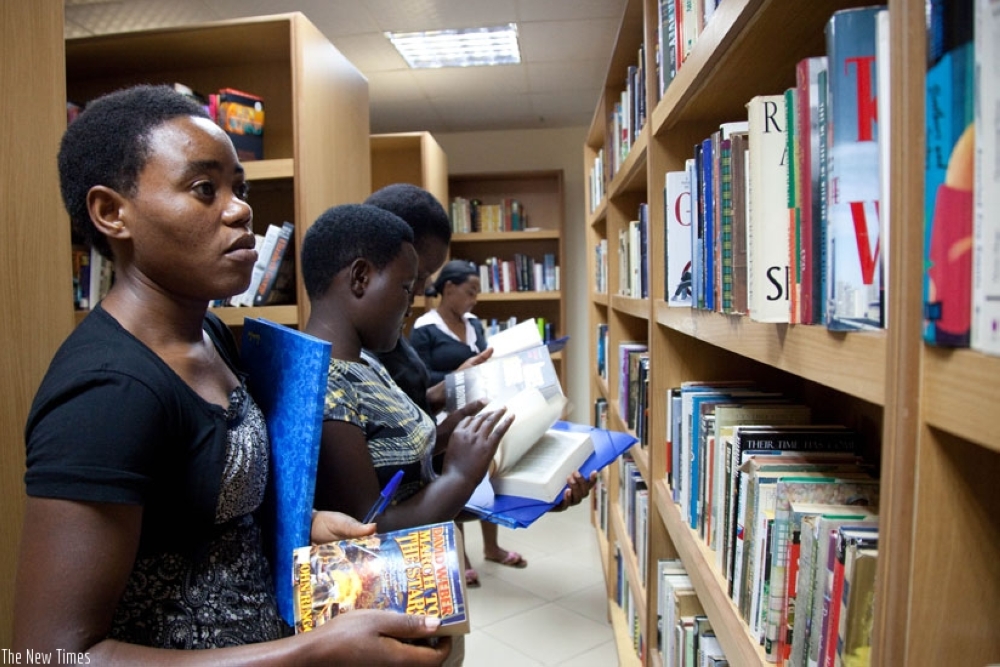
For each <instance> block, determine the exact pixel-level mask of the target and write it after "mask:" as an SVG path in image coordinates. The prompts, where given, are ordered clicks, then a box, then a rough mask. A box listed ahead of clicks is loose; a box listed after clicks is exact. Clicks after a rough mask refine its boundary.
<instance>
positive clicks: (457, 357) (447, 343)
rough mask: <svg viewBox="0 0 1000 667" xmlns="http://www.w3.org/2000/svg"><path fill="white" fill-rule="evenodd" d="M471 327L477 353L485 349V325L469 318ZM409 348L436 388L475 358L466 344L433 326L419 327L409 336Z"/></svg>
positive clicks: (474, 353)
mask: <svg viewBox="0 0 1000 667" xmlns="http://www.w3.org/2000/svg"><path fill="white" fill-rule="evenodd" d="M468 321H469V323H470V324H471V325H472V329H473V331H475V333H476V348H477V350H478V352H482V351H483V350H485V349H486V336H485V333H484V331H483V325H482V323H481V322H480V321H479V320H478V319H477V318H470V319H469V320H468ZM410 345H411V346H412V347H413V349H414V351H415V352H416V353H417V355H418V356H419V357H420V359H422V360H423V362H424V366H425V367H426V368H427V372H428V373H429V374H430V384H431V385H435V384H437V383H438V382H441V381H442V380H444V376H445V375H447V374H448V373H451V372H452V371H454V370H456V369H457V368H458V367H459V366H461V365H462V364H463V363H464V362H465V361H466V360H468V359H469V358H470V357H473V356H475V355H476V354H478V352H474V351H473V350H472V348H471V347H469V345H468V344H467V343H464V342H462V341H460V340H458V339H457V338H455V337H454V336H452V335H449V334H448V333H446V332H445V331H442V330H441V329H440V328H439V327H438V326H436V325H434V324H427V325H424V326H422V327H418V328H416V329H414V330H413V332H412V333H411V334H410Z"/></svg>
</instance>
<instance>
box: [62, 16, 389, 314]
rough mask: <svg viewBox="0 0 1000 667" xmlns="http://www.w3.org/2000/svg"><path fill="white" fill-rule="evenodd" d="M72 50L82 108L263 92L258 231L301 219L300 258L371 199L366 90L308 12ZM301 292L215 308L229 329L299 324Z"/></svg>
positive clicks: (69, 46) (71, 81)
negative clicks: (344, 212)
mask: <svg viewBox="0 0 1000 667" xmlns="http://www.w3.org/2000/svg"><path fill="white" fill-rule="evenodd" d="M65 48H66V61H65V62H66V65H65V67H66V70H65V71H66V92H67V97H68V99H70V100H72V101H74V102H76V103H78V104H82V103H84V102H86V101H87V100H90V99H93V98H94V97H96V96H98V95H101V94H103V93H106V92H109V91H111V90H114V89H116V88H120V87H124V86H128V85H133V84H136V83H165V84H172V83H174V82H179V83H183V84H185V85H187V86H190V87H191V88H193V89H194V90H196V91H199V92H201V93H203V94H207V93H211V92H215V91H217V90H219V89H220V88H236V89H239V90H244V91H247V92H251V93H254V94H257V95H260V96H261V97H262V98H263V99H264V111H265V114H266V115H265V124H264V135H263V139H264V159H263V160H258V161H245V162H244V164H245V167H246V173H247V177H248V180H249V181H250V184H251V194H250V203H251V205H252V206H253V209H254V231H255V232H257V233H263V232H264V230H265V229H266V227H267V225H268V224H269V223H277V224H279V225H280V224H281V222H282V221H285V220H288V221H290V222H293V223H294V224H295V236H294V237H293V241H292V244H293V247H294V248H296V251H297V247H298V244H297V240H298V239H301V238H302V236H303V235H304V234H305V232H306V230H307V229H308V228H309V226H310V225H311V224H312V222H313V221H314V220H315V219H316V218H317V217H318V216H319V214H320V213H322V212H323V211H324V210H326V209H327V208H328V207H330V206H334V205H336V204H344V203H356V202H359V201H362V200H363V199H364V198H365V197H367V196H368V194H369V193H370V192H371V173H370V170H369V168H368V165H369V164H370V159H371V153H370V147H369V134H370V132H369V126H368V83H367V81H366V79H365V78H364V77H363V76H362V75H361V73H360V72H359V71H358V70H357V69H356V68H355V67H354V66H353V65H352V64H351V63H350V62H349V61H348V60H347V59H346V58H345V57H344V56H343V55H342V54H341V53H340V52H339V51H337V50H336V49H335V48H334V47H333V45H332V44H330V42H329V41H328V40H327V39H326V37H325V36H323V34H322V33H321V32H320V31H319V30H318V29H317V28H316V27H315V26H314V25H313V24H312V23H310V22H309V20H308V19H307V18H306V17H305V16H304V15H303V14H301V13H289V14H278V15H274V16H264V17H256V18H250V19H238V20H232V21H221V22H216V23H208V24H202V25H195V26H183V27H176V28H164V29H157V30H146V31H137V32H129V33H122V34H111V35H99V36H95V37H84V38H77V39H70V40H67V41H66V44H65ZM307 54H308V57H306V55H307ZM330 174H337V177H336V178H331V177H330ZM296 292H297V299H296V303H295V304H293V305H291V306H268V307H262V308H254V309H246V308H242V309H241V308H218V309H215V311H216V312H217V313H218V314H219V315H220V316H221V317H222V318H223V320H224V321H226V322H227V323H230V324H241V323H242V321H243V318H244V317H246V316H248V315H249V316H253V317H265V318H267V319H270V320H273V321H276V322H280V323H282V324H288V325H291V326H298V325H301V324H303V323H304V322H305V321H306V319H307V318H308V311H309V303H308V299H307V297H306V294H305V289H304V287H303V286H302V281H301V280H299V281H298V285H297V290H296ZM250 311H253V312H252V313H251V312H250Z"/></svg>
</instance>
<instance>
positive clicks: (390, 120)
mask: <svg viewBox="0 0 1000 667" xmlns="http://www.w3.org/2000/svg"><path fill="white" fill-rule="evenodd" d="M443 122H444V121H443V119H442V118H441V115H440V114H439V113H438V112H437V111H436V110H435V109H434V108H433V107H432V106H431V104H430V102H426V101H425V102H422V103H404V104H380V103H376V102H375V101H374V100H373V101H372V108H371V132H372V134H382V133H385V132H422V131H424V130H427V128H431V127H433V128H440V127H442V124H443Z"/></svg>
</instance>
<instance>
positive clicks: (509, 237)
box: [451, 229, 562, 243]
mask: <svg viewBox="0 0 1000 667" xmlns="http://www.w3.org/2000/svg"><path fill="white" fill-rule="evenodd" d="M561 236H562V233H561V232H560V231H559V230H558V229H537V230H535V229H526V230H524V231H517V232H471V233H456V234H452V235H451V242H452V243H497V242H504V243H506V242H508V241H509V242H511V243H524V242H525V241H540V240H545V239H549V240H558V239H559V238H560V237H561Z"/></svg>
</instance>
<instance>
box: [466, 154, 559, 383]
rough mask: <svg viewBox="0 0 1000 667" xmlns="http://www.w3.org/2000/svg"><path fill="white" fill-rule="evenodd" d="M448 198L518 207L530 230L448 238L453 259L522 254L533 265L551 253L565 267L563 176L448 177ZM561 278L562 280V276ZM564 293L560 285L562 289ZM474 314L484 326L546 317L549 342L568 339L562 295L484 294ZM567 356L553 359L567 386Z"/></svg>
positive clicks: (556, 292) (515, 173)
mask: <svg viewBox="0 0 1000 667" xmlns="http://www.w3.org/2000/svg"><path fill="white" fill-rule="evenodd" d="M448 194H449V197H451V198H452V199H454V198H455V197H465V198H466V199H479V200H481V201H482V202H483V203H484V204H499V203H500V201H501V199H503V198H504V197H512V198H514V199H517V200H519V201H520V202H521V204H522V205H523V207H524V211H525V213H526V214H527V226H528V228H529V229H527V230H525V231H516V232H475V233H456V234H452V237H451V257H452V258H456V259H467V260H470V261H473V262H475V263H476V264H482V263H484V262H485V261H486V258H488V257H499V258H500V259H508V260H513V258H514V253H524V254H526V255H528V256H530V257H532V258H534V259H535V260H536V261H537V260H541V259H542V257H543V256H544V255H545V254H546V253H553V254H554V255H555V258H556V265H562V264H563V263H564V262H565V257H566V254H565V239H564V235H563V226H564V224H565V223H564V217H565V214H564V206H565V203H564V201H565V200H564V199H563V196H564V195H563V172H562V170H536V171H513V172H494V173H479V174H450V175H449V177H448ZM563 275H565V274H563ZM560 287H562V285H560ZM475 314H476V315H477V316H478V317H479V318H480V319H481V320H482V321H483V324H484V325H488V324H489V322H490V320H491V319H494V318H496V319H497V320H502V319H507V318H509V317H516V318H517V321H519V322H520V321H522V320H526V319H530V318H532V317H544V318H545V320H546V321H547V322H551V323H552V328H553V337H559V336H563V335H565V334H566V301H565V298H564V290H563V289H559V290H553V291H531V292H483V293H481V294H480V295H479V299H478V302H477V304H476V310H475ZM565 354H566V350H563V351H562V352H557V353H555V354H554V355H553V356H552V360H553V362H554V363H555V365H556V372H557V373H558V374H559V378H560V381H561V382H563V383H564V386H565V382H566V372H565V369H566V363H565V356H564V355H565Z"/></svg>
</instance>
